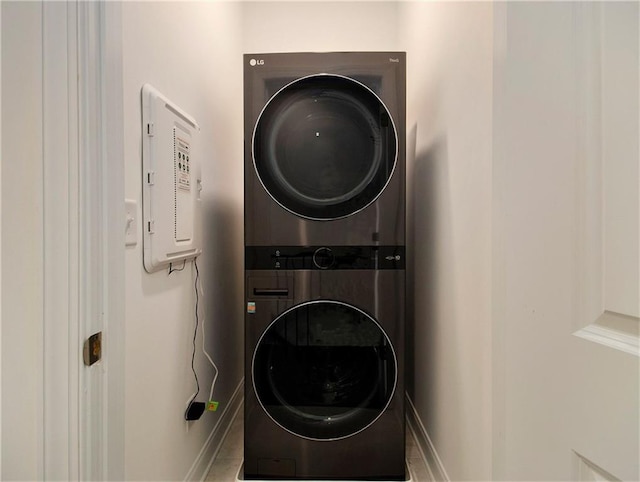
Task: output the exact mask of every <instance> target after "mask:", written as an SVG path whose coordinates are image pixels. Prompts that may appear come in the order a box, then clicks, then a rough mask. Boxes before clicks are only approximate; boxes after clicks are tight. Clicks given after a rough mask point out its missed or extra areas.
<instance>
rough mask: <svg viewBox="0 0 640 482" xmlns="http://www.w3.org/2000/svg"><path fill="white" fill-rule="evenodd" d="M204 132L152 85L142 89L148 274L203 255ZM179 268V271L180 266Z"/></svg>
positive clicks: (145, 260) (145, 263) (145, 252)
mask: <svg viewBox="0 0 640 482" xmlns="http://www.w3.org/2000/svg"><path fill="white" fill-rule="evenodd" d="M199 131H200V128H199V127H198V124H197V123H196V121H195V120H194V119H193V117H191V116H190V115H189V114H187V113H186V112H184V111H183V110H182V109H180V108H179V107H178V106H177V105H175V104H174V103H173V102H171V101H170V100H169V99H167V98H166V97H164V96H163V95H162V94H161V93H160V92H158V91H157V90H156V89H155V88H153V87H152V86H150V85H149V84H145V85H144V86H143V87H142V201H143V215H144V224H143V230H144V237H143V246H144V268H145V270H147V271H148V272H149V273H151V272H154V271H158V270H160V269H165V268H167V267H169V265H170V264H173V267H174V268H175V267H176V266H177V265H176V263H180V266H181V263H182V261H185V262H186V261H187V260H189V259H192V258H195V257H196V256H198V255H199V254H200V253H202V241H201V240H202V227H201V222H202V221H201V218H202V200H201V196H200V194H201V191H202V177H201V174H200V162H199V159H198V155H197V149H194V146H196V144H197V139H198V133H199ZM180 266H178V267H180Z"/></svg>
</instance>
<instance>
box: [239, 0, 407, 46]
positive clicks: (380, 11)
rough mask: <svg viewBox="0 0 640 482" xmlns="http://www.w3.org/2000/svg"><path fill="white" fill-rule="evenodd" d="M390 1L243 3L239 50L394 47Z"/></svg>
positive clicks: (394, 7) (393, 14)
mask: <svg viewBox="0 0 640 482" xmlns="http://www.w3.org/2000/svg"><path fill="white" fill-rule="evenodd" d="M397 9H398V7H397V3H395V2H349V1H344V2H322V1H318V2H314V1H312V2H243V20H244V24H243V48H244V52H245V53H253V52H255V53H260V52H330V51H338V52H345V51H357V50H397V48H398V43H397V32H398V23H397Z"/></svg>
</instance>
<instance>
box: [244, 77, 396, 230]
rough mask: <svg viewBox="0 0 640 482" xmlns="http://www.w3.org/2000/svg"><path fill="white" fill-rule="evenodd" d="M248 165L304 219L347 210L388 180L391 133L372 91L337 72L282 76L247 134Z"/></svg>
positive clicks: (376, 192) (359, 204) (274, 195)
mask: <svg viewBox="0 0 640 482" xmlns="http://www.w3.org/2000/svg"><path fill="white" fill-rule="evenodd" d="M252 147H253V160H254V164H255V168H256V172H257V174H258V177H259V178H260V181H261V182H262V184H263V186H264V187H265V189H266V190H267V191H268V192H269V194H270V195H271V197H272V198H273V199H274V200H275V201H276V202H278V203H279V204H280V205H281V206H282V207H284V208H285V209H287V210H289V211H291V212H293V213H295V214H297V215H299V216H302V217H305V218H310V219H318V220H328V219H337V218H342V217H346V216H349V215H350V214H353V213H356V212H358V211H360V210H362V209H364V208H365V207H366V206H368V205H369V204H370V203H372V202H373V201H374V200H375V199H376V198H377V197H378V196H379V195H380V193H381V192H382V191H383V190H384V188H385V186H386V185H387V183H388V182H389V179H390V177H391V174H392V173H393V169H394V167H395V163H396V157H397V137H396V132H395V128H394V126H393V121H392V119H391V116H390V115H389V112H388V111H387V108H386V107H385V105H384V104H383V103H382V101H381V100H380V98H379V97H378V96H377V95H376V94H375V93H374V92H373V91H371V90H370V89H369V88H368V87H366V86H365V85H363V84H361V83H359V82H357V81H355V80H353V79H349V78H347V77H341V76H337V75H329V74H322V75H314V76H310V77H305V78H302V79H299V80H297V81H295V82H292V83H290V84H289V85H287V86H286V87H284V88H283V89H281V90H280V91H279V92H278V93H276V94H275V95H274V96H273V97H272V98H271V100H269V102H268V103H267V105H266V106H265V108H264V109H263V111H262V113H261V114H260V117H259V118H258V121H257V123H256V127H255V130H254V135H253V146H252Z"/></svg>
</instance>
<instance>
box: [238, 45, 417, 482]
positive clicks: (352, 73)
mask: <svg viewBox="0 0 640 482" xmlns="http://www.w3.org/2000/svg"><path fill="white" fill-rule="evenodd" d="M405 83H406V67H405V54H404V53H403V52H334V53H280V54H252V55H245V56H244V114H245V117H244V119H245V120H244V130H245V139H244V142H245V153H244V157H245V298H246V299H245V301H246V314H245V419H244V427H245V433H244V478H245V479H247V480H274V479H278V480H286V479H297V480H304V479H307V480H310V479H315V480H329V479H332V480H336V479H342V480H405V479H406V474H405V418H404V416H405V407H404V390H405V388H404V370H405V367H404V344H405V341H404V336H405V330H404V317H405Z"/></svg>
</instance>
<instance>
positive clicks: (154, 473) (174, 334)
mask: <svg viewBox="0 0 640 482" xmlns="http://www.w3.org/2000/svg"><path fill="white" fill-rule="evenodd" d="M240 32H241V21H240V7H239V4H238V3H231V2H168V3H165V2H123V4H122V34H123V77H124V85H123V96H124V126H123V128H124V151H125V159H124V163H125V197H126V198H129V199H135V200H137V201H138V219H141V206H142V196H141V192H142V187H141V186H142V184H141V127H140V122H141V110H140V103H141V101H140V89H141V88H142V85H143V84H144V83H146V82H148V83H150V84H152V85H153V86H154V87H156V88H157V89H158V90H159V91H160V92H162V93H163V94H164V95H166V96H167V97H168V98H169V99H171V100H172V101H174V102H175V103H177V104H178V105H179V106H180V107H181V108H183V109H184V110H185V111H186V112H188V113H189V114H191V115H192V116H193V117H194V118H195V119H196V120H197V122H198V123H199V125H200V128H201V133H200V136H199V143H198V145H197V146H196V147H195V149H196V150H195V151H194V155H197V156H199V157H200V159H201V164H202V177H203V187H204V188H203V199H204V227H203V232H204V248H203V254H202V256H200V257H199V258H198V266H199V268H200V274H201V277H202V279H203V283H204V290H205V294H206V296H205V300H202V299H201V301H200V303H201V306H202V305H204V308H205V311H206V315H207V320H206V323H207V350H208V352H209V353H210V354H211V355H212V357H213V358H214V361H215V362H216V363H217V364H218V366H219V368H220V376H219V378H218V382H217V385H216V391H215V392H214V399H216V400H218V401H220V402H221V403H220V408H219V411H218V412H216V413H209V412H205V414H204V415H203V417H202V418H201V419H200V420H199V421H197V422H191V423H187V422H185V421H184V418H183V417H184V412H185V409H186V403H187V401H188V400H189V399H190V397H191V396H192V394H193V393H194V392H195V382H194V378H193V375H192V372H191V353H192V338H193V333H194V331H193V330H194V324H195V320H194V304H195V297H194V288H193V280H194V272H193V270H192V267H191V265H189V264H188V265H187V267H186V269H185V270H184V271H181V272H175V273H173V274H171V275H170V276H168V275H167V272H166V271H162V272H157V273H154V274H151V275H150V274H147V273H146V272H145V271H144V268H143V264H142V239H141V238H142V233H141V223H139V226H138V237H139V239H138V244H137V246H135V247H132V248H127V252H126V266H125V270H126V327H125V339H126V355H125V362H126V387H125V393H126V401H125V427H126V428H125V476H126V478H127V479H130V480H143V479H144V480H181V479H183V478H184V477H185V476H187V474H188V473H189V470H190V469H191V466H192V464H193V463H194V460H195V458H196V457H197V456H198V454H199V452H200V450H201V449H202V448H203V446H204V445H205V442H206V439H207V437H208V436H209V435H210V433H211V431H212V429H213V427H214V422H215V421H217V420H218V419H219V417H220V415H221V413H222V411H223V410H224V409H225V408H226V406H227V405H228V402H229V401H230V397H231V396H232V394H233V392H234V390H235V389H236V387H237V386H238V385H239V383H240V380H241V377H242V353H243V344H242V338H243V322H242V300H243V296H242V269H243V235H242V209H243V208H242V192H243V187H242V179H243V173H242V166H243V161H242V155H243V154H242V152H243V151H242V90H241V89H242V73H241V63H242V62H241V51H240V48H241V45H242V38H241V36H240ZM196 370H197V372H198V376H199V379H200V386H201V392H200V396H199V397H198V399H199V400H202V401H204V400H206V399H207V397H208V393H209V387H210V384H211V379H212V374H213V370H212V368H211V366H210V365H209V363H208V362H207V361H206V358H205V357H204V355H203V354H202V351H201V338H200V334H199V335H198V340H197V354H196ZM208 455H209V456H210V455H211V454H208Z"/></svg>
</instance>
